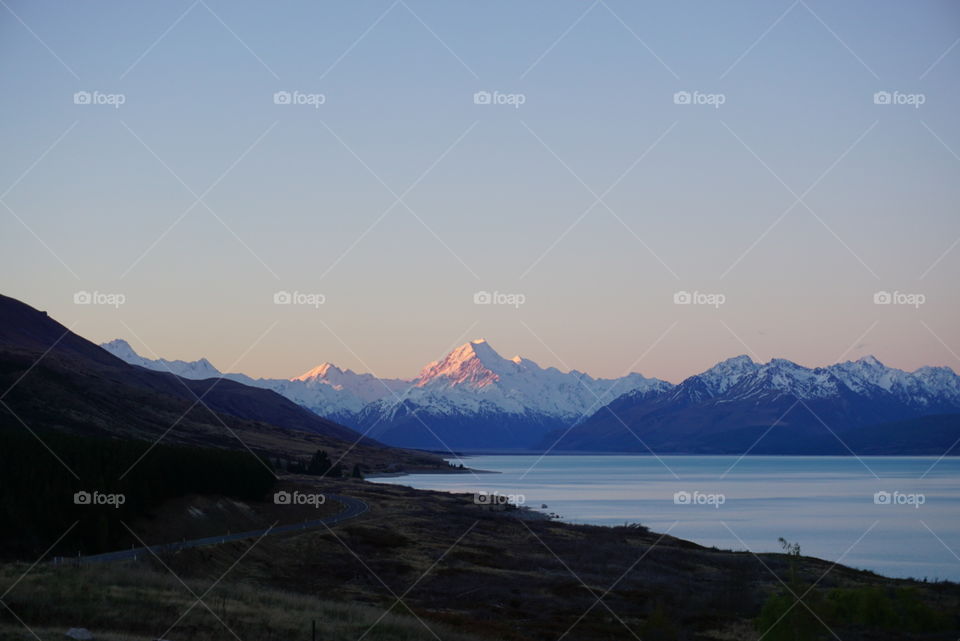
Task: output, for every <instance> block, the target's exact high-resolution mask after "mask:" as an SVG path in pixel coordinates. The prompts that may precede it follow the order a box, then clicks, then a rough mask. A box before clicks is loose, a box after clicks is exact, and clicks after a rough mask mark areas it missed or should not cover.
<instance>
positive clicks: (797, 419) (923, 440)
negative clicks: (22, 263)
mask: <svg viewBox="0 0 960 641" xmlns="http://www.w3.org/2000/svg"><path fill="white" fill-rule="evenodd" d="M102 347H103V348H104V349H106V350H107V351H109V352H110V353H112V354H114V355H115V356H117V357H119V358H121V359H122V360H124V361H126V362H128V363H131V364H134V365H139V366H141V367H146V368H148V369H153V370H160V371H169V372H172V373H174V374H176V375H178V376H181V377H183V378H192V379H206V378H216V377H223V378H227V379H231V380H234V381H237V382H240V383H244V384H246V385H251V386H255V387H261V388H267V389H270V390H273V391H275V392H277V393H279V394H281V395H282V396H285V397H287V398H288V399H290V400H292V401H294V402H296V403H297V404H299V405H301V406H303V407H305V408H307V409H309V410H311V411H313V412H315V413H316V414H319V415H321V416H323V417H325V418H328V419H331V420H334V421H337V422H339V423H342V424H344V425H348V426H350V427H353V428H355V429H357V430H358V431H360V432H361V433H364V434H366V435H367V436H370V437H372V438H374V439H377V440H378V441H380V442H382V443H385V444H388V445H394V446H400V447H408V448H421V449H429V450H439V451H452V450H456V451H488V452H492V451H504V452H506V451H554V452H638V453H651V452H654V453H658V454H659V453H701V454H703V453H715V454H745V453H753V454H820V455H824V454H836V455H851V454H901V455H908V454H917V455H920V454H924V455H941V454H944V453H945V452H949V451H950V450H951V449H952V448H953V446H954V445H955V444H956V442H957V440H958V439H960V377H958V376H957V374H956V373H955V372H954V371H953V370H952V369H950V368H948V367H921V368H920V369H918V370H916V371H914V372H905V371H903V370H899V369H895V368H891V367H887V366H885V365H883V364H882V363H881V362H880V361H878V360H877V359H876V358H874V357H872V356H867V357H864V358H861V359H859V360H856V361H846V362H842V363H837V364H834V365H830V366H828V367H817V368H807V367H803V366H801V365H798V364H796V363H793V362H791V361H788V360H784V359H773V360H771V361H770V362H768V363H757V362H755V361H754V360H752V359H751V358H750V357H748V356H745V355H744V356H737V357H734V358H730V359H728V360H725V361H723V362H721V363H718V364H717V365H715V366H713V367H712V368H710V369H708V370H707V371H705V372H703V373H701V374H697V375H694V376H691V377H689V378H687V379H686V380H684V381H682V382H681V383H679V384H676V385H674V384H671V383H669V382H667V381H663V380H659V379H656V378H646V377H644V376H642V375H640V374H637V373H630V374H628V375H626V376H623V377H621V378H617V379H595V378H592V377H591V376H589V375H587V374H585V373H583V372H579V371H576V370H574V371H571V372H561V371H559V370H558V369H556V368H553V367H548V368H543V367H540V366H539V365H537V364H536V363H534V362H533V361H531V360H528V359H525V358H522V357H520V356H516V357H514V358H512V359H507V358H503V357H502V356H500V355H499V354H498V353H497V352H496V351H495V350H494V349H493V348H492V347H491V346H490V344H489V343H487V342H486V341H485V340H483V339H478V340H473V341H471V342H469V343H466V344H464V345H461V346H460V347H457V348H456V349H454V350H453V351H451V352H450V353H449V354H447V355H446V356H445V357H444V358H443V359H441V360H438V361H434V362H431V363H429V364H428V365H426V366H425V367H423V369H422V370H421V371H420V373H419V374H418V375H417V376H416V377H415V378H412V379H380V378H377V377H375V376H374V375H372V374H358V373H356V372H353V371H351V370H349V369H346V370H344V369H340V368H338V367H336V366H335V365H332V364H330V363H323V364H321V365H319V366H318V367H316V368H314V369H311V370H310V371H308V372H306V373H304V374H302V375H300V376H296V377H294V378H291V379H264V378H260V379H254V378H251V377H249V376H247V375H245V374H238V373H222V372H220V371H219V370H217V369H216V368H215V367H214V366H213V365H212V364H211V363H210V362H209V361H207V360H206V359H200V360H197V361H192V362H185V361H168V360H165V359H149V358H145V357H143V356H141V355H139V354H137V353H136V352H135V351H134V350H133V349H132V348H131V346H130V345H129V344H128V343H127V342H125V341H123V340H121V339H117V340H114V341H111V342H109V343H104V344H103V345H102Z"/></svg>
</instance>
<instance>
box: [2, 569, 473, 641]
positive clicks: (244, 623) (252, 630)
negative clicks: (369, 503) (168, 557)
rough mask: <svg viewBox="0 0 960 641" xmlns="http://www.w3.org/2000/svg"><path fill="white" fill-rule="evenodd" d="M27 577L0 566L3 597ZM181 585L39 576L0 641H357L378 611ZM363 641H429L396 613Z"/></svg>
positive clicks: (116, 577)
mask: <svg viewBox="0 0 960 641" xmlns="http://www.w3.org/2000/svg"><path fill="white" fill-rule="evenodd" d="M27 567H28V566H27V565H25V564H8V565H4V566H0V581H2V585H3V586H4V589H6V587H7V586H10V585H12V584H13V582H14V581H16V580H17V577H19V576H20V575H21V574H23V573H24V572H25V571H26V570H27ZM185 583H186V586H185V585H184V584H183V583H181V582H180V580H179V579H177V578H176V577H175V576H174V575H172V574H170V573H168V572H165V571H163V570H155V569H151V568H150V567H148V566H146V565H144V564H133V563H124V564H102V565H95V566H86V567H83V568H76V567H62V566H61V567H53V566H49V565H43V566H38V567H36V568H34V569H33V571H32V572H30V573H28V574H27V576H26V577H24V578H23V580H22V581H20V582H19V583H18V584H17V585H16V586H15V587H14V589H13V590H11V591H10V593H9V594H8V595H7V596H6V597H4V599H3V602H4V603H5V604H6V605H7V606H9V608H10V610H12V611H13V612H14V613H16V615H17V617H19V618H20V619H22V620H23V622H24V623H25V624H26V626H25V625H22V624H21V623H19V622H17V620H16V618H15V617H14V616H13V615H12V614H11V612H10V610H7V609H2V610H0V640H2V641H6V640H7V639H11V640H13V639H17V640H19V641H28V640H30V639H35V638H37V637H39V638H40V639H44V640H45V639H56V638H63V635H64V633H65V632H66V631H67V629H68V628H71V627H84V628H88V629H89V630H90V631H91V632H92V633H93V634H94V636H95V638H96V639H97V641H112V640H114V639H116V640H117V641H119V640H120V639H123V640H125V641H133V640H136V639H144V640H148V641H149V640H153V639H157V638H165V639H173V640H174V641H179V640H180V639H190V641H227V640H232V641H236V639H237V638H239V639H240V640H241V641H280V640H281V639H282V640H284V641H286V640H289V639H298V638H299V639H309V638H310V633H311V621H313V620H316V622H317V636H318V638H319V639H323V641H356V640H357V639H358V638H359V637H360V636H361V635H362V634H364V632H365V631H366V630H367V629H368V628H370V627H371V626H372V625H373V624H374V623H375V622H377V620H378V619H380V617H381V616H382V615H383V609H380V608H375V607H371V606H365V605H356V604H346V603H336V602H333V601H331V600H328V599H322V598H318V597H311V596H306V595H301V594H293V593H288V592H283V591H280V590H276V589H271V588H265V587H259V586H255V585H251V584H241V583H232V582H229V581H227V580H225V581H223V582H221V583H219V584H217V585H216V586H215V587H213V589H212V590H210V592H209V593H207V590H208V589H209V588H210V583H211V582H210V581H205V582H203V581H196V580H191V579H187V580H186V581H185ZM188 587H189V590H188ZM191 590H192V592H193V594H196V595H197V596H202V597H203V603H197V602H196V597H195V596H194V595H193V594H191V592H190V591H191ZM205 593H206V594H205ZM331 596H335V595H331ZM191 606H193V607H192V608H191ZM208 607H209V609H208ZM211 611H212V612H211ZM185 613H186V614H185ZM181 617H182V618H181ZM178 619H179V622H178ZM218 619H219V620H218ZM429 625H430V628H431V629H432V630H434V631H435V633H436V634H437V635H438V636H440V637H441V638H443V639H444V640H449V641H474V640H475V639H477V637H473V636H470V635H467V634H463V633H462V632H455V631H453V630H451V629H450V628H449V627H447V626H444V625H440V624H437V623H429ZM27 626H28V627H29V629H28V627H27ZM34 634H35V635H36V637H35V636H34ZM364 638H365V639H369V640H370V641H398V640H403V641H421V640H423V641H427V640H435V639H436V637H435V636H434V634H433V633H431V631H430V630H428V629H427V628H426V627H424V625H423V624H422V623H421V622H420V621H418V620H417V619H416V618H414V617H413V616H410V615H408V614H404V613H403V612H402V606H400V607H398V608H396V609H395V610H394V612H391V613H390V614H388V615H386V616H383V618H382V619H381V620H380V621H379V623H377V624H376V627H374V628H373V629H372V630H371V631H370V632H369V633H368V634H367V635H366V636H365V637H364Z"/></svg>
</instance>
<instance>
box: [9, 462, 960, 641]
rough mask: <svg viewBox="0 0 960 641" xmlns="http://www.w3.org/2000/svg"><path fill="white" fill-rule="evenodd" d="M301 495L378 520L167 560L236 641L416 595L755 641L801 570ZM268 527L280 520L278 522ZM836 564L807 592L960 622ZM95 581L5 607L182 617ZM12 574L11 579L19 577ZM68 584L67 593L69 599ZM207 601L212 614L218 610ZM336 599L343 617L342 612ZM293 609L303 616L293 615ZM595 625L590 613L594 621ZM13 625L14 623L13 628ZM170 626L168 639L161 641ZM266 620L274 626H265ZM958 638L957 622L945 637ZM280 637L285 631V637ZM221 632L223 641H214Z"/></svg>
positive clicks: (581, 630) (596, 627)
mask: <svg viewBox="0 0 960 641" xmlns="http://www.w3.org/2000/svg"><path fill="white" fill-rule="evenodd" d="M298 482H299V483H303V484H304V486H306V485H312V486H314V487H316V488H317V489H318V490H319V491H326V492H336V493H341V494H344V495H349V496H354V497H357V498H361V499H363V500H365V501H367V503H368V504H369V505H370V512H369V513H368V514H365V515H363V516H360V517H358V518H356V519H354V520H351V521H348V522H345V523H343V524H340V525H338V526H336V527H335V528H334V529H333V530H325V529H319V530H313V531H308V532H302V533H294V534H284V535H278V536H270V537H266V538H264V539H262V540H261V541H259V542H258V543H256V544H255V545H253V541H242V542H234V543H227V544H223V545H217V546H210V547H205V548H195V549H189V550H183V551H181V552H179V553H176V554H172V555H170V556H168V557H165V558H164V559H163V563H164V564H166V565H167V566H169V568H170V569H172V570H173V571H174V572H176V573H177V575H179V576H182V577H184V578H186V579H189V580H191V581H196V582H197V585H198V586H207V585H209V584H210V583H211V582H213V581H214V580H216V579H217V578H218V577H220V576H221V575H223V574H224V573H226V574H227V577H228V589H227V591H228V592H231V593H235V594H233V595H232V596H227V597H226V599H227V600H226V604H225V605H224V606H222V607H223V608H224V609H225V610H226V612H227V613H228V614H229V615H230V616H234V617H236V621H237V622H238V625H242V626H244V632H240V631H239V630H237V632H238V634H239V635H240V637H241V638H242V639H243V641H255V640H256V639H265V640H268V639H273V638H274V637H275V636H276V637H278V638H293V637H294V634H293V632H294V630H296V631H297V636H299V637H300V638H306V637H305V636H304V635H305V628H304V627H303V626H304V625H305V623H304V621H306V620H308V618H309V617H308V616H307V615H308V613H309V612H313V611H314V610H325V609H326V610H328V611H330V612H332V611H334V610H338V611H342V612H347V613H355V614H352V615H349V616H348V615H346V614H344V615H342V616H348V618H350V621H352V623H348V624H344V627H343V630H344V632H343V633H344V634H347V635H348V636H349V634H352V635H353V637H352V638H354V639H356V638H357V637H358V636H359V635H360V633H361V632H362V630H359V628H360V627H361V626H362V625H363V623H359V622H358V621H360V620H362V621H365V622H369V621H370V619H369V617H368V616H367V614H364V613H377V614H375V616H378V613H379V612H382V611H383V610H384V609H386V608H388V607H390V606H391V605H392V604H394V601H395V597H394V595H404V593H405V592H406V591H407V590H409V593H407V594H406V595H405V596H404V597H403V599H404V603H405V604H407V605H409V607H410V608H412V611H413V612H415V613H416V614H417V615H418V616H420V617H422V618H423V619H424V620H425V621H427V622H428V623H429V624H430V626H431V627H437V626H443V625H447V626H450V627H451V629H455V630H457V631H459V632H461V633H469V634H472V635H476V636H477V637H478V638H485V639H499V640H512V639H517V640H519V639H544V640H550V641H555V640H556V639H557V638H559V637H560V636H561V635H562V634H563V633H564V632H565V631H567V630H568V629H570V628H571V626H573V629H572V631H571V632H570V633H569V634H568V636H567V637H566V638H570V639H587V640H589V639H598V640H599V639H625V638H632V636H631V632H628V631H627V629H625V627H624V624H626V626H627V627H629V628H630V630H631V631H632V632H633V633H634V634H636V635H637V636H639V637H640V638H642V639H645V640H646V639H652V638H668V639H669V638H689V639H750V638H754V639H755V638H757V637H759V636H760V635H759V633H757V632H755V631H754V629H753V623H752V621H753V619H754V618H755V617H757V616H758V614H759V613H760V610H761V608H762V606H763V604H764V603H765V602H766V601H767V599H768V598H769V597H770V595H772V594H774V593H776V592H778V591H780V590H781V589H782V585H781V584H780V583H779V581H778V579H777V578H776V577H774V576H773V575H772V574H771V573H770V571H769V570H772V571H773V572H774V573H776V574H777V576H779V577H781V578H783V580H784V581H787V580H788V577H789V576H790V559H789V558H788V557H787V556H785V555H781V554H764V555H761V557H760V558H761V559H762V562H761V560H760V559H758V558H757V557H755V556H753V555H752V554H749V553H746V552H730V551H721V550H716V549H712V548H704V547H702V546H699V545H696V544H693V543H690V542H687V541H683V540H680V539H675V538H672V537H669V536H665V537H661V535H659V534H656V533H651V532H647V531H646V530H645V529H644V528H640V527H619V528H604V527H593V526H576V525H567V524H563V523H557V522H551V521H545V520H521V519H518V518H517V517H516V514H514V513H509V512H491V511H488V510H485V509H482V508H480V507H478V506H476V505H473V503H472V500H471V499H472V497H470V498H468V497H464V496H456V495H449V494H443V493H434V492H423V491H417V490H412V489H409V488H404V487H400V486H392V485H390V486H388V485H376V484H372V483H367V482H362V481H354V480H343V481H336V482H331V481H316V480H307V479H303V478H302V479H300V480H299V481H298ZM304 489H306V487H304ZM181 509H185V508H184V507H183V506H181ZM175 512H176V510H168V511H164V512H162V513H159V514H158V515H157V517H156V518H159V519H163V520H164V521H169V520H171V519H176V513H175ZM265 516H267V518H274V517H273V513H269V514H267V513H265ZM150 527H151V522H150V521H143V522H140V523H137V524H136V525H135V528H136V529H137V530H139V531H143V530H144V529H149V528H150ZM785 534H787V535H789V533H785ZM461 537H462V538H461ZM458 540H459V542H457V541H458ZM241 558H242V560H241V561H240V562H237V560H238V559H241ZM764 564H766V566H768V567H769V570H768V569H767V567H764ZM151 565H152V566H154V567H153V568H152V569H151V567H150V566H151ZM831 565H832V564H831V563H829V562H826V561H823V560H818V559H813V558H802V559H800V560H799V562H798V566H797V580H798V581H799V583H800V584H802V585H809V584H811V583H813V582H814V581H816V580H817V579H819V578H820V577H821V576H822V575H825V577H824V578H823V579H822V580H821V582H820V583H819V584H818V587H817V590H818V591H820V592H821V593H823V594H826V591H828V590H830V589H834V588H840V587H842V588H848V589H865V588H879V589H880V590H888V591H889V590H892V589H895V588H909V589H911V590H913V591H914V592H916V594H917V598H918V600H919V601H920V602H922V603H923V604H926V605H925V607H929V608H932V609H933V610H937V611H940V612H944V613H948V617H949V616H954V617H955V616H956V614H953V615H951V614H949V613H957V612H960V586H957V585H955V584H925V583H919V582H912V581H898V580H897V581H895V580H890V579H885V578H883V577H879V576H876V575H874V574H871V573H869V572H861V571H856V570H852V569H850V568H846V567H843V566H836V567H833V568H832V569H831ZM91 571H92V572H93V574H92V575H91V574H80V575H78V576H81V577H85V578H83V580H85V581H92V584H91V588H90V595H85V594H79V593H76V592H74V593H65V594H62V595H61V594H60V591H61V590H66V589H73V588H70V587H69V585H70V583H69V582H70V581H72V580H73V579H71V578H70V577H73V576H74V574H72V573H75V572H76V570H60V571H58V572H62V573H57V572H53V571H52V570H50V569H47V568H45V569H43V570H42V572H41V574H40V575H37V576H36V577H35V578H31V579H30V581H33V582H36V583H35V584H34V583H31V582H26V581H27V580H26V579H25V582H26V584H25V585H26V586H27V587H26V588H25V587H24V585H18V586H17V587H16V588H15V589H14V590H13V591H11V593H10V595H9V596H8V597H7V598H6V599H5V601H6V602H7V603H9V604H10V605H11V606H12V607H14V609H15V610H16V611H18V613H19V612H20V609H23V610H24V612H26V613H27V614H23V615H21V616H23V617H24V619H25V620H26V621H27V622H28V623H30V624H31V625H33V624H43V623H50V624H57V625H60V626H61V627H65V626H68V625H85V626H87V627H90V628H91V629H94V628H97V629H105V626H106V627H110V626H117V627H115V628H111V629H116V630H118V631H127V632H130V633H133V634H136V635H140V634H154V635H159V634H161V633H162V632H163V631H164V630H165V629H166V627H167V626H169V625H170V624H171V623H172V622H173V621H174V620H175V619H176V616H177V615H178V611H177V608H176V607H172V606H163V608H161V609H160V610H159V611H158V613H159V616H152V617H151V620H150V624H151V625H153V626H154V627H151V628H149V630H150V631H149V633H147V632H146V629H145V628H144V627H143V626H141V627H137V626H138V625H140V624H139V623H137V621H138V619H137V617H133V618H132V619H131V620H130V621H127V622H126V623H125V622H124V621H126V619H122V618H118V617H121V615H119V614H117V613H115V612H113V610H114V609H116V606H118V605H123V604H124V603H126V601H125V600H126V599H133V600H134V603H132V604H130V605H129V606H124V607H129V608H133V609H134V610H136V609H137V608H143V607H145V606H144V605H143V604H142V601H144V600H146V601H150V600H151V599H154V597H152V596H150V594H149V593H148V592H143V593H140V596H137V593H135V592H134V593H131V594H127V592H128V591H129V590H131V589H133V588H132V587H130V588H123V589H119V588H113V587H111V586H112V585H113V583H112V582H114V581H115V579H113V578H111V576H112V575H111V574H109V573H108V574H107V575H105V577H104V578H102V579H101V578H99V575H98V572H99V570H97V569H96V568H94V569H93V570H91ZM114 571H115V570H112V569H110V570H109V572H114ZM156 571H159V572H161V573H163V572H166V570H165V569H164V568H163V567H162V566H161V565H160V564H159V563H156V562H154V563H152V564H151V563H144V564H141V565H140V566H139V567H138V568H128V569H127V570H126V572H128V573H129V574H127V575H123V576H126V577H127V579H124V580H129V581H139V580H141V579H139V578H137V574H138V573H143V574H144V577H143V578H142V580H143V581H147V582H148V583H149V582H152V581H156V580H157V579H156V578H155V577H153V573H154V572H156ZM7 572H8V574H9V573H10V572H13V570H11V569H9V568H8V570H7ZM161 576H162V574H161ZM31 577H34V575H31ZM78 580H79V579H78ZM64 581H66V582H67V587H61V583H63V582H64ZM5 583H9V581H5ZM32 585H33V586H34V587H29V586H32ZM133 585H135V584H131V586H133ZM611 586H613V589H611V590H610V592H609V593H608V594H606V596H605V597H604V599H603V604H600V605H595V606H594V607H593V608H592V609H591V605H593V604H594V603H595V602H596V597H597V596H600V595H601V594H604V592H606V591H607V590H608V589H609V588H611ZM173 587H174V588H176V584H174V585H173ZM4 589H5V588H4ZM203 589H205V587H203ZM258 590H263V592H262V593H261V592H258ZM248 591H249V592H248ZM277 591H282V592H285V593H295V594H296V595H299V596H296V597H294V596H291V595H290V594H288V595H287V596H288V597H289V598H290V599H292V600H291V601H290V602H289V604H286V603H287V602H285V601H282V600H280V601H276V602H274V601H272V599H279V597H277V596H275V595H277V594H278V592H277ZM177 594H178V595H179V596H174V595H173V594H169V595H166V596H164V597H163V599H187V598H188V597H189V594H188V593H187V592H186V590H184V589H183V587H182V586H180V591H179V592H178V593H177ZM212 594H214V593H212ZM44 595H46V596H44ZM57 595H60V596H57ZM96 595H99V596H96ZM284 598H287V597H284ZM74 599H79V603H80V604H81V605H82V604H86V605H83V607H84V608H86V609H84V610H75V604H73V602H72V601H73V600H74ZM297 599H299V600H297ZM47 600H52V601H53V603H51V604H50V607H49V608H45V607H43V604H44V603H45V602H47ZM205 600H206V601H207V602H208V603H209V604H210V605H211V607H214V603H215V600H214V599H213V598H210V599H205ZM330 601H336V602H337V603H339V604H340V605H336V606H332V605H331V604H330V603H329V602H330ZM61 602H63V603H61ZM162 602H165V601H162ZM178 603H179V601H178ZM604 604H605V605H604ZM607 606H609V608H610V609H609V610H608V609H607ZM279 611H283V612H285V613H286V614H285V615H284V616H287V615H289V617H288V618H284V617H281V615H280V612H279ZM394 612H395V613H403V612H404V606H403V605H400V606H397V608H396V609H395V610H394ZM583 613H587V614H586V615H585V616H583V617H582V618H581V614H583ZM614 613H615V614H614ZM0 615H2V612H0ZM310 616H313V615H312V614H310ZM330 616H331V617H334V618H336V616H341V615H334V614H331V615H330ZM365 616H367V618H366V619H363V617H365ZM375 616H374V618H375ZM351 617H352V618H351ZM274 618H277V622H276V623H273V621H274ZM9 619H10V618H9V617H3V616H0V620H8V621H9ZM168 619H169V622H168ZM203 620H206V623H203ZM161 621H162V622H163V623H165V625H163V626H161V627H163V629H159V630H158V629H156V627H157V625H160V622H161ZM188 621H192V622H194V623H189V625H196V626H198V627H197V628H195V629H194V628H189V629H181V627H180V626H178V629H177V630H175V631H174V632H171V633H170V634H169V637H170V638H172V639H175V640H177V641H179V640H180V639H182V638H186V637H190V638H211V639H213V638H218V639H219V638H222V639H232V636H231V635H229V633H227V632H226V631H223V630H222V628H221V629H220V630H217V628H219V627H220V626H219V624H218V623H217V622H216V620H215V619H213V617H212V616H211V615H210V614H209V613H205V612H197V613H196V614H195V615H191V618H190V619H189V620H188ZM243 621H246V622H245V623H244V622H243ZM258 621H266V622H268V623H269V625H267V626H262V625H261V624H260V623H257V622H258ZM414 623H416V622H415V620H414ZM398 625H400V624H399V623H398ZM417 625H419V624H416V625H414V626H412V628H411V627H408V628H407V629H406V630H405V631H401V630H400V629H399V628H398V629H396V630H395V631H394V632H395V634H393V636H390V635H389V634H386V633H385V632H384V631H383V630H382V629H381V628H380V627H379V626H378V627H377V629H376V630H375V631H376V632H377V634H385V636H383V637H377V636H373V637H370V636H368V637H367V638H384V639H386V638H390V639H419V638H421V636H418V635H420V634H421V631H423V628H422V627H421V628H420V629H419V630H418V629H417ZM123 626H127V627H126V628H124V627H123ZM258 626H259V627H258ZM284 626H287V627H284ZM147 627H148V626H147ZM831 627H833V628H834V629H835V630H836V632H837V633H838V634H839V635H840V637H841V638H844V639H848V638H864V639H866V638H905V639H910V638H915V639H921V638H922V639H956V638H957V636H958V635H957V633H956V631H955V630H953V631H944V632H943V633H942V634H941V633H935V634H931V635H927V636H909V635H907V634H904V635H903V636H898V635H892V634H891V632H890V630H885V631H883V632H881V633H879V636H872V637H871V636H858V635H859V632H858V626H852V625H850V626H845V625H843V622H842V621H841V622H840V623H837V622H832V623H831ZM941 627H943V626H941ZM950 627H952V626H951V625H950V624H949V619H948V625H947V626H946V628H945V629H946V630H949V628H950ZM859 629H861V630H862V626H860V627H859ZM281 630H282V631H284V632H283V633H280V632H277V631H281ZM681 630H683V631H687V632H686V635H685V636H684V635H683V634H681V635H680V636H677V633H678V632H679V631H681ZM95 631H97V630H95ZM287 631H289V633H287ZM820 631H822V632H825V630H820ZM424 633H425V631H424ZM207 634H210V635H212V636H209V637H207V636H204V635H207ZM337 634H340V633H339V632H338V633H337ZM217 635H219V636H217ZM658 635H659V637H658ZM440 636H441V638H443V639H448V638H449V639H456V638H458V637H456V636H455V635H447V634H441V635H440ZM20 638H23V637H20ZM324 638H326V637H324ZM329 638H340V637H338V636H332V637H329ZM422 638H428V637H422ZM429 638H432V637H429ZM464 638H465V637H464ZM768 638H769V637H768ZM805 638H817V637H805Z"/></svg>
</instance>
